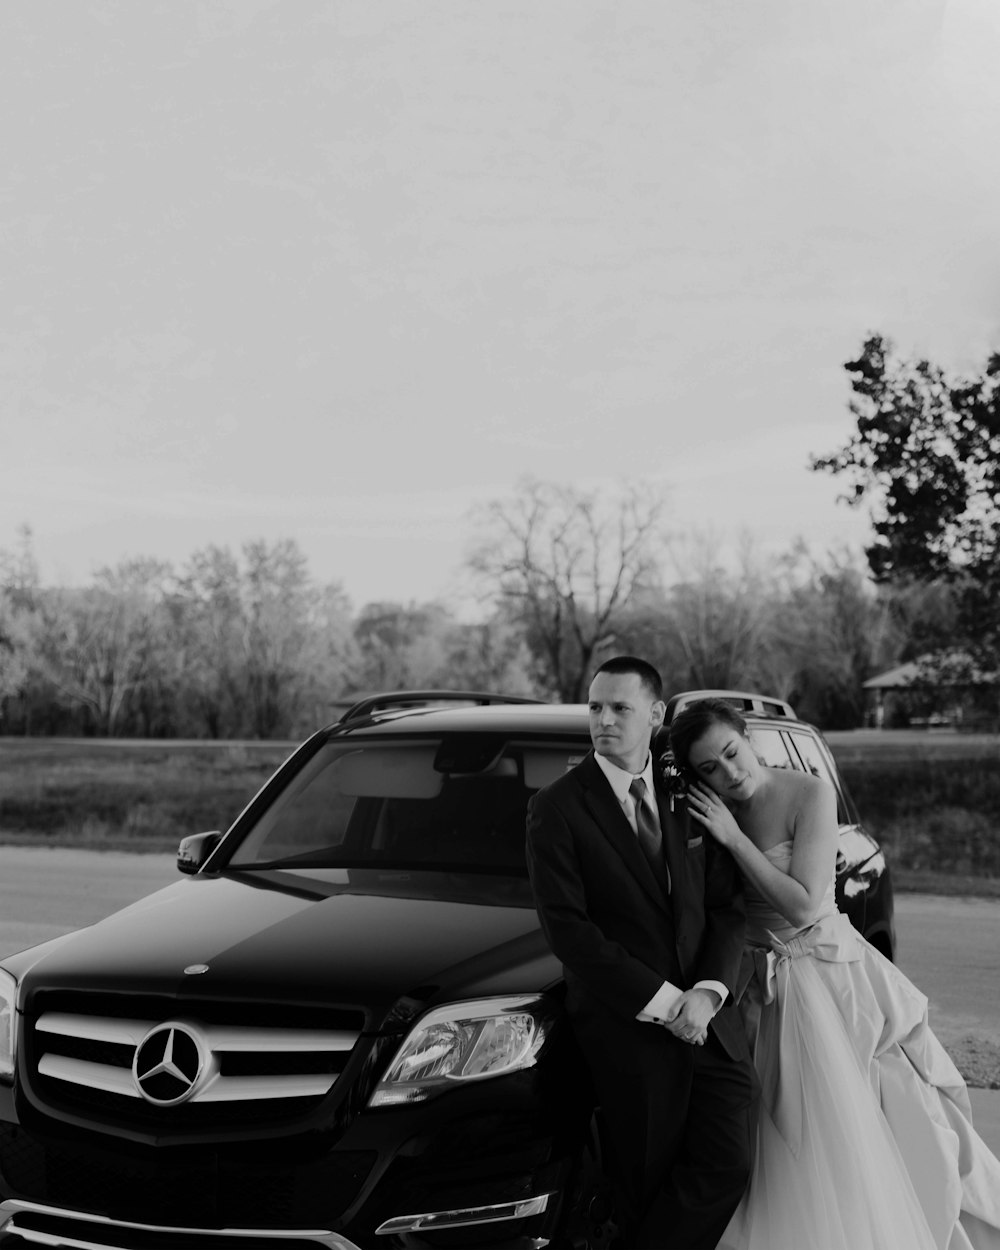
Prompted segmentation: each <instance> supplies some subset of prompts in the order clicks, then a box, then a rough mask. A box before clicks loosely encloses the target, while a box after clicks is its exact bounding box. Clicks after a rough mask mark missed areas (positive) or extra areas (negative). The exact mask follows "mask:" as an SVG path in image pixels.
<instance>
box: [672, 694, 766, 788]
mask: <svg viewBox="0 0 1000 1250" xmlns="http://www.w3.org/2000/svg"><path fill="white" fill-rule="evenodd" d="M713 725H728V726H729V728H730V729H735V730H736V732H737V733H738V734H739V735H740V737H741V738H745V737H746V736H747V723H746V721H745V720H744V719H743V717H742V716H741V715H740V713H739V712H738V711H737V710H736V708H734V707H733V705H732V704H731V703H727V702H726V701H725V699H698V700H697V701H696V702H695V703H690V704H688V706H687V707H686V708H685V709H684V711H683V712H679V713H678V714H677V716H675V717H674V719H673V720H672V721H671V723H670V749H671V750H672V751H673V753H674V760H675V761H676V763H677V765H678V766H679V767H680V768H682V769H684V770H685V771H687V772H690V771H691V764H690V758H691V748H692V747H693V746H694V744H695V743H696V742H697V741H698V739H699V738H701V737H702V736H703V735H704V734H706V733H708V731H709V730H710V729H711V728H712V726H713Z"/></svg>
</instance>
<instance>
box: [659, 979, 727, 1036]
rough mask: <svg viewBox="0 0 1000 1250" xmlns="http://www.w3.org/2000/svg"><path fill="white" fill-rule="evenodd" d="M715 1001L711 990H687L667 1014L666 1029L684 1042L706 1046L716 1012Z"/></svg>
mask: <svg viewBox="0 0 1000 1250" xmlns="http://www.w3.org/2000/svg"><path fill="white" fill-rule="evenodd" d="M715 999H716V996H715V995H714V994H713V993H712V992H711V990H704V989H693V990H685V991H684V993H683V994H682V995H681V996H680V998H678V1000H677V1002H676V1003H674V1005H673V1006H672V1007H671V1008H670V1010H669V1011H668V1012H667V1015H666V1017H665V1019H666V1023H665V1025H664V1028H666V1029H668V1030H669V1031H670V1032H671V1033H673V1035H674V1037H677V1038H680V1040H681V1041H682V1042H690V1043H691V1044H692V1045H694V1046H704V1044H705V1037H706V1036H707V1033H708V1025H709V1022H710V1021H711V1019H712V1017H713V1016H714V1015H715V1011H716V1001H715Z"/></svg>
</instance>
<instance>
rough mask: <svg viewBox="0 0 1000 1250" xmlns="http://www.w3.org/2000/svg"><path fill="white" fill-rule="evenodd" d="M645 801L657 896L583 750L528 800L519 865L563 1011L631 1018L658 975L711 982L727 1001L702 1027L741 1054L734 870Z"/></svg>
mask: <svg viewBox="0 0 1000 1250" xmlns="http://www.w3.org/2000/svg"><path fill="white" fill-rule="evenodd" d="M656 797H657V805H658V807H659V813H660V828H661V829H662V831H663V844H664V854H665V856H666V860H667V865H668V867H669V869H670V877H671V883H672V884H671V893H670V895H669V897H668V896H667V895H665V894H664V892H663V890H662V889H661V887H660V885H659V883H658V882H657V880H656V878H655V876H654V875H653V872H652V870H651V868H650V867H649V864H648V863H647V862H646V859H645V856H644V855H643V853H642V850H641V848H640V846H639V842H638V839H637V837H636V835H635V834H634V833H633V832H632V828H631V826H630V825H629V822H628V820H627V818H626V816H625V813H624V812H623V811H622V808H621V804H620V803H619V802H618V800H617V798H616V797H615V794H614V791H613V790H612V789H611V785H610V783H609V782H608V779H607V778H606V777H605V776H604V774H603V773H602V772H601V769H600V766H599V765H598V764H597V761H596V759H595V758H594V753H593V752H591V753H590V754H589V755H588V756H587V758H586V759H584V760H583V761H582V762H581V763H580V764H578V765H577V766H576V767H575V768H573V769H571V770H570V771H569V772H567V773H566V774H565V776H563V777H560V778H559V779H558V780H557V781H555V782H553V783H552V784H551V785H549V786H546V787H545V788H544V789H542V790H539V792H538V793H537V794H536V795H535V796H534V797H533V798H532V800H531V803H530V804H529V807H528V839H527V850H528V870H529V873H530V875H531V884H532V888H533V891H534V895H535V904H536V907H537V909H538V914H539V918H540V920H541V923H542V928H543V930H544V932H545V935H546V938H547V939H548V942H549V945H550V947H551V948H552V950H553V952H554V953H555V955H556V956H557V957H558V958H559V959H560V960H561V961H562V964H563V967H564V969H565V977H566V984H567V989H568V995H567V1008H568V1010H569V1011H570V1013H571V1014H572V1013H574V1012H581V1013H582V1012H588V1013H590V1014H593V1013H594V1012H595V1011H603V1012H610V1013H614V1015H616V1016H618V1017H620V1018H622V1019H625V1020H634V1019H635V1017H636V1015H637V1014H638V1013H639V1012H640V1011H641V1010H642V1009H643V1007H645V1006H646V1004H647V1003H648V1002H649V1000H650V999H651V998H652V997H653V995H654V994H655V993H656V991H657V990H658V989H659V988H660V986H661V985H662V984H663V982H664V981H670V982H672V983H673V984H674V985H676V986H678V987H679V988H680V989H682V990H683V989H689V988H690V987H691V986H693V985H694V984H695V983H696V982H697V981H703V980H712V981H721V982H722V984H723V985H725V986H726V987H727V988H728V990H729V997H728V998H727V999H726V1002H725V1003H724V1004H723V1006H722V1007H721V1008H720V1010H719V1011H718V1012H717V1013H716V1016H715V1018H714V1019H713V1021H712V1024H711V1026H710V1027H711V1029H712V1030H713V1032H714V1033H715V1035H716V1036H717V1037H718V1039H719V1041H720V1042H721V1043H722V1046H723V1047H724V1049H725V1050H726V1052H727V1053H728V1054H729V1055H730V1057H731V1058H733V1059H745V1058H747V1056H748V1053H749V1051H748V1046H747V1041H746V1034H745V1032H744V1029H743V1025H742V1022H741V1020H740V1017H739V1014H738V1012H737V1011H736V1009H735V1006H734V1002H733V993H734V991H735V988H736V983H737V977H738V974H739V968H740V960H741V956H742V952H743V940H744V933H745V912H744V906H743V893H742V885H741V881H740V877H739V873H738V871H737V869H736V865H735V863H734V862H733V859H732V857H731V856H730V855H729V853H728V852H727V851H725V850H724V849H723V848H722V847H720V846H719V845H718V843H716V842H714V840H713V839H712V838H711V835H709V834H707V833H706V834H704V835H703V834H702V831H701V829H700V826H698V825H697V823H696V822H692V821H691V820H690V817H689V816H688V814H687V811H686V807H685V805H684V804H683V803H682V802H681V803H678V804H677V810H676V811H674V812H671V810H670V805H669V802H668V801H667V799H666V798H665V797H664V795H663V794H661V793H660V792H659V791H658V792H657V796H656ZM643 1027H645V1028H651V1027H654V1026H652V1025H644V1026H643Z"/></svg>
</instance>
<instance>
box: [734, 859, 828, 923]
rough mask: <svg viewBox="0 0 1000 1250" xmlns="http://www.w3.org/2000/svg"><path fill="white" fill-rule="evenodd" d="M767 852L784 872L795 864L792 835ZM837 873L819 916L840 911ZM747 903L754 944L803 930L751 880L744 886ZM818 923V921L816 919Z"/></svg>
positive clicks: (819, 917) (776, 866)
mask: <svg viewBox="0 0 1000 1250" xmlns="http://www.w3.org/2000/svg"><path fill="white" fill-rule="evenodd" d="M764 855H765V856H766V857H767V858H768V859H769V860H770V862H771V863H772V864H774V866H775V868H780V869H781V871H782V872H783V873H786V874H787V873H788V872H789V871H790V870H791V866H792V841H791V839H788V841H786V842H779V843H777V845H776V846H771V847H768V849H767V850H766V851H764ZM834 882H835V877H833V876H831V877H830V885H829V888H828V889H827V891H826V893H825V894H824V895H823V901H822V903H821V904H820V908H819V911H818V913H817V915H816V920H820V919H822V918H823V917H824V916H831V915H836V913H837V899H836V895H835V892H834ZM744 893H745V896H746V906H747V941H748V942H750V943H752V944H753V945H760V946H768V945H770V938H771V935H772V934H773V935H774V937H777V938H781V940H782V941H786V940H787V939H788V938H789V937H792V936H794V934H796V933H799V932H800V929H799V928H797V927H796V926H795V925H790V924H789V923H788V921H787V920H786V919H785V918H784V916H782V915H781V913H780V912H777V911H775V909H774V907H773V906H772V904H771V903H769V902H768V901H767V899H766V898H764V896H763V895H762V894H760V893H758V891H757V890H756V889H754V887H753V885H752V884H751V883H750V882H749V881H748V882H747V883H746V887H745V890H744ZM813 923H815V921H814V922H813Z"/></svg>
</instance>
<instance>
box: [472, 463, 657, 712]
mask: <svg viewBox="0 0 1000 1250" xmlns="http://www.w3.org/2000/svg"><path fill="white" fill-rule="evenodd" d="M662 511H663V500H662V498H660V497H659V496H657V495H655V494H653V493H652V491H650V490H645V489H643V488H641V487H640V486H637V485H631V486H630V485H626V486H625V487H623V488H622V489H621V491H619V492H618V493H617V494H616V495H613V496H611V497H607V496H602V495H600V494H599V493H597V492H585V491H581V490H577V489H575V488H573V487H565V486H557V485H555V484H553V483H550V482H539V481H535V480H533V479H527V480H525V481H524V482H522V483H521V484H520V486H519V488H518V490H517V492H516V494H515V496H514V498H513V499H506V500H495V501H493V502H492V503H490V504H488V505H486V506H485V508H483V509H482V510H481V511H480V512H479V513H478V515H477V516H476V517H475V518H474V524H475V526H476V530H477V532H478V536H477V538H476V540H475V543H474V546H473V549H472V552H471V554H470V556H469V558H468V564H469V567H470V569H471V570H472V572H473V574H474V575H475V576H476V578H477V579H478V580H479V581H480V583H481V584H482V585H483V586H484V587H485V589H486V593H487V594H488V595H489V597H490V598H492V599H493V600H494V601H495V602H496V603H497V605H498V608H499V612H500V616H501V619H504V620H507V621H509V622H511V623H514V624H516V625H518V626H519V627H520V628H521V629H522V630H523V633H524V637H525V639H526V641H527V644H528V647H529V649H530V650H531V652H532V654H533V656H534V659H535V665H536V668H537V673H538V679H539V682H540V684H541V685H542V686H543V687H544V688H545V689H548V690H550V691H552V692H553V693H555V694H556V695H557V696H558V697H559V698H560V699H563V700H565V701H568V702H576V701H579V700H580V699H582V698H583V696H584V693H585V690H586V685H587V681H588V679H589V677H590V672H591V669H592V667H593V665H594V662H595V660H596V659H597V658H598V657H599V654H600V653H601V652H602V651H603V650H606V649H608V648H610V647H611V646H612V645H614V644H615V641H616V631H617V630H618V628H619V626H620V624H621V623H622V621H623V620H624V617H625V612H626V609H627V607H628V604H629V601H630V599H631V598H632V596H633V594H635V593H636V592H637V591H639V590H640V589H641V588H642V587H643V586H646V585H650V584H653V583H654V582H655V579H656V557H657V553H658V546H659V540H660V521H661V515H662Z"/></svg>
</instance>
